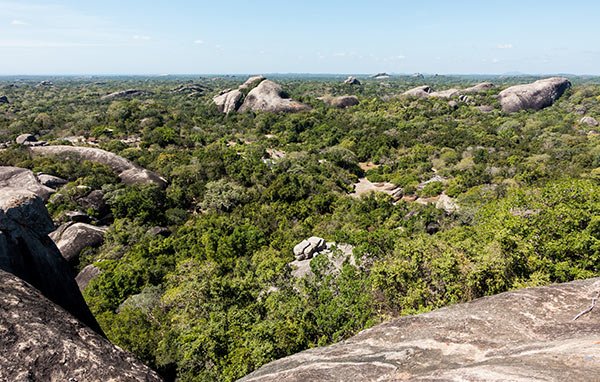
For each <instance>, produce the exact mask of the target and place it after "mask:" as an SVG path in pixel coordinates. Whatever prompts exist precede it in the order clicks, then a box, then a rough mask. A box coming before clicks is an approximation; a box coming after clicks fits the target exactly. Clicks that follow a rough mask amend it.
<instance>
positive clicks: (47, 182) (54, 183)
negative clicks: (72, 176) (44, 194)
mask: <svg viewBox="0 0 600 382" xmlns="http://www.w3.org/2000/svg"><path fill="white" fill-rule="evenodd" d="M37 178H38V180H39V181H40V183H41V184H43V185H44V186H46V187H50V188H52V189H54V190H56V189H57V188H59V187H61V186H64V185H65V184H67V183H69V182H68V181H67V180H65V179H63V178H59V177H58V176H54V175H48V174H38V175H37Z"/></svg>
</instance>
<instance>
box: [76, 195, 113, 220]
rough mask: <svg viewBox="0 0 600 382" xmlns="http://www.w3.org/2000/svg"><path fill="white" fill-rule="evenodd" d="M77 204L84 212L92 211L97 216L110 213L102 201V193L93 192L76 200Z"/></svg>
mask: <svg viewBox="0 0 600 382" xmlns="http://www.w3.org/2000/svg"><path fill="white" fill-rule="evenodd" d="M77 204H78V205H79V206H80V207H81V208H83V209H84V210H86V211H87V210H90V209H91V210H94V211H96V213H97V216H100V217H103V216H105V215H107V214H109V213H110V208H109V206H108V204H106V201H105V200H104V192H102V191H101V190H93V191H92V192H90V193H89V194H87V195H86V196H84V197H82V198H79V199H77Z"/></svg>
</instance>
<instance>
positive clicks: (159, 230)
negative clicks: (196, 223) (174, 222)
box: [146, 227, 171, 237]
mask: <svg viewBox="0 0 600 382" xmlns="http://www.w3.org/2000/svg"><path fill="white" fill-rule="evenodd" d="M146 233H147V234H148V235H150V236H162V237H169V236H171V230H170V229H168V228H167V227H152V228H150V229H148V231H146Z"/></svg>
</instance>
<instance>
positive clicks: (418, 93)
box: [402, 85, 433, 98]
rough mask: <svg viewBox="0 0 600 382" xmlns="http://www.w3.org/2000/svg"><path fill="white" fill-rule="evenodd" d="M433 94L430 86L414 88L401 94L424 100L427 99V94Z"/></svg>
mask: <svg viewBox="0 0 600 382" xmlns="http://www.w3.org/2000/svg"><path fill="white" fill-rule="evenodd" d="M432 92H433V89H432V88H431V87H430V86H427V85H423V86H417V87H416V88H413V89H409V90H407V91H405V92H404V93H402V95H403V96H405V97H417V98H425V97H429V94H430V93H432Z"/></svg>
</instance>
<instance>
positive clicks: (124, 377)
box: [0, 270, 162, 382]
mask: <svg viewBox="0 0 600 382" xmlns="http://www.w3.org/2000/svg"><path fill="white" fill-rule="evenodd" d="M0 306H1V308H0V333H1V334H2V335H0V365H1V367H0V380H1V381H15V382H26V381H48V382H59V381H60V382H68V381H71V382H74V381H95V382H100V381H128V382H134V381H146V382H158V381H161V380H162V379H161V378H160V377H159V376H158V375H157V374H156V373H155V372H154V371H152V370H151V369H149V368H148V367H147V366H144V365H143V364H142V363H141V362H140V361H138V360H136V359H135V358H134V357H133V356H132V355H131V354H128V353H126V352H124V351H123V350H121V349H119V348H117V347H116V346H114V345H112V344H111V343H110V342H108V341H107V340H106V339H105V338H104V337H102V336H100V335H98V334H97V333H94V332H93V331H92V330H90V329H89V328H87V327H85V326H84V325H82V323H81V322H79V321H78V320H77V319H76V318H75V317H73V316H72V315H70V314H69V313H68V312H66V311H65V310H64V309H62V308H61V307H59V306H57V305H55V304H54V303H52V302H51V301H50V300H48V299H47V298H45V297H44V296H43V295H42V294H40V293H39V291H37V290H36V289H35V288H33V287H32V286H31V285H29V284H28V283H26V282H24V281H23V280H20V279H19V278H17V277H15V276H14V275H11V274H9V273H7V272H4V271H2V270H0Z"/></svg>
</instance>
